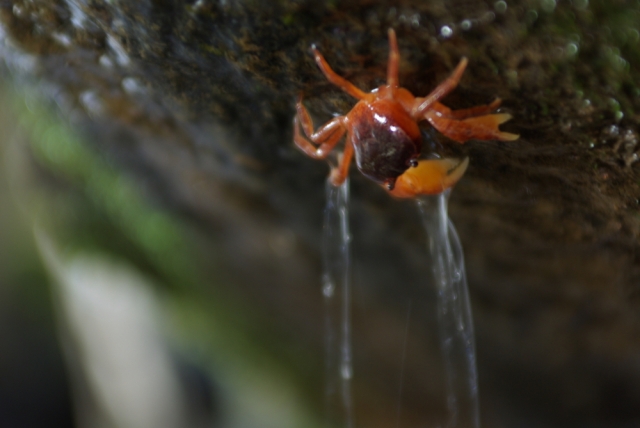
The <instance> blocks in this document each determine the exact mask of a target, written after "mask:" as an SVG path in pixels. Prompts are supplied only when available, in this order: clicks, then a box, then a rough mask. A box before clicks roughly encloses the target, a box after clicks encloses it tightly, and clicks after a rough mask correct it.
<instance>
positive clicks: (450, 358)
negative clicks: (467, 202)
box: [418, 190, 480, 428]
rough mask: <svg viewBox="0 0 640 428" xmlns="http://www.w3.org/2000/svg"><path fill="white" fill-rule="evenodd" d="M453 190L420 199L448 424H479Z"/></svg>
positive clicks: (453, 427) (461, 427)
mask: <svg viewBox="0 0 640 428" xmlns="http://www.w3.org/2000/svg"><path fill="white" fill-rule="evenodd" d="M449 194H450V190H447V191H445V192H444V193H442V194H440V195H436V196H429V197H422V198H419V199H418V208H419V210H420V214H421V216H422V222H423V224H424V227H425V230H426V233H427V242H428V245H427V250H428V253H429V259H430V264H431V273H432V277H433V280H434V284H435V287H436V293H437V296H438V297H437V312H438V330H439V331H438V332H439V336H440V347H441V351H442V358H443V360H444V365H445V379H446V403H447V410H448V417H449V421H448V423H447V427H448V428H478V427H479V426H480V415H479V404H478V376H477V372H476V356H475V344H474V335H473V319H472V317H471V305H470V302H469V290H468V288H467V278H466V274H465V269H464V257H463V253H462V246H461V244H460V240H459V238H458V234H457V232H456V230H455V228H454V226H453V223H451V220H449V217H448V214H447V203H448V199H449Z"/></svg>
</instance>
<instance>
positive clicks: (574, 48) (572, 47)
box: [566, 43, 578, 56]
mask: <svg viewBox="0 0 640 428" xmlns="http://www.w3.org/2000/svg"><path fill="white" fill-rule="evenodd" d="M566 52H567V55H569V56H575V55H576V54H577V53H578V45H577V44H575V43H569V44H568V45H567V48H566Z"/></svg>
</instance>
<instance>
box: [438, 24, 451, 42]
mask: <svg viewBox="0 0 640 428" xmlns="http://www.w3.org/2000/svg"><path fill="white" fill-rule="evenodd" d="M452 34H453V30H452V29H451V27H449V26H448V25H445V26H443V27H442V28H441V29H440V35H441V36H442V37H444V38H445V39H446V38H449V37H451V35H452Z"/></svg>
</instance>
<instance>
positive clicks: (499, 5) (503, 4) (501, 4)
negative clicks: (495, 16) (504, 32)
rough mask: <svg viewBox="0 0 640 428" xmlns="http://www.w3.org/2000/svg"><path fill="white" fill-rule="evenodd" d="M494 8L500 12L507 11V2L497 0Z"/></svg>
mask: <svg viewBox="0 0 640 428" xmlns="http://www.w3.org/2000/svg"><path fill="white" fill-rule="evenodd" d="M493 8H494V9H495V10H496V12H498V13H505V12H506V11H507V2H506V1H503V0H500V1H497V2H495V3H494V4H493Z"/></svg>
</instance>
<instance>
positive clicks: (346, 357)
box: [322, 180, 480, 428]
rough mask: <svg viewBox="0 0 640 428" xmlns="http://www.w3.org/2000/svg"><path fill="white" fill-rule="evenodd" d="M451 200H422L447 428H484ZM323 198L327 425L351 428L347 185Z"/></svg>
mask: <svg viewBox="0 0 640 428" xmlns="http://www.w3.org/2000/svg"><path fill="white" fill-rule="evenodd" d="M449 194H450V191H446V192H444V193H443V194H440V195H436V196H428V197H421V198H419V199H418V200H417V204H418V208H419V211H420V214H421V217H422V221H423V224H424V228H425V231H426V235H427V244H428V245H427V253H428V259H427V260H428V263H429V266H430V273H431V275H430V276H431V278H429V283H430V285H431V286H433V287H435V288H436V294H437V296H438V297H437V318H438V330H439V331H438V333H439V341H440V348H441V352H442V358H443V362H444V369H445V379H446V385H445V394H446V405H447V414H448V420H447V422H446V424H445V426H446V427H447V428H479V426H480V418H479V405H478V376H477V372H476V358H475V344H474V334H473V319H472V317H471V305H470V301H469V292H468V289H467V279H466V274H465V268H464V256H463V252H462V246H461V244H460V240H459V238H458V234H457V232H456V230H455V228H454V226H453V223H451V221H450V220H449V217H448V213H447V206H448V198H449ZM326 200H327V204H326V208H325V211H324V224H323V278H322V294H323V296H324V300H325V405H326V411H325V415H326V426H327V427H343V428H354V427H355V415H354V410H353V398H352V394H351V380H352V377H353V367H352V349H351V315H350V306H351V284H350V275H351V273H350V269H351V252H350V241H351V237H350V234H349V222H348V216H349V209H348V208H349V207H348V205H349V182H348V180H347V181H345V183H344V184H343V185H342V186H340V187H335V186H333V185H331V184H330V183H329V182H327V184H326ZM403 361H404V356H403ZM402 370H404V367H402ZM398 412H400V409H399V410H398ZM398 414H399V413H398Z"/></svg>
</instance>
